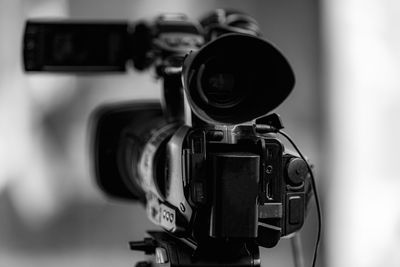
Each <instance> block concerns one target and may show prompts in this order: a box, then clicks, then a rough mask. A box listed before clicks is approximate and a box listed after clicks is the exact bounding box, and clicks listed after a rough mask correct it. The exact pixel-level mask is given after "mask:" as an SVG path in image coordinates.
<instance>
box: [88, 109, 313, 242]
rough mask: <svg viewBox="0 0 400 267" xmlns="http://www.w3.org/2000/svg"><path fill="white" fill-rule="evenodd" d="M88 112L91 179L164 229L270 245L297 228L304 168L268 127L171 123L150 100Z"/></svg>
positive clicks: (206, 239) (302, 211) (303, 192)
mask: <svg viewBox="0 0 400 267" xmlns="http://www.w3.org/2000/svg"><path fill="white" fill-rule="evenodd" d="M94 114H96V116H95V118H96V120H95V121H94V125H96V128H95V129H94V132H95V133H96V135H95V138H94V146H93V147H94V151H95V153H94V163H95V170H96V177H97V182H98V184H99V185H100V187H101V188H102V189H103V191H104V192H106V193H107V194H108V195H110V196H112V197H123V198H126V199H133V200H138V201H141V202H142V203H143V204H144V205H145V206H146V210H147V215H148V218H149V219H150V220H151V221H152V222H153V223H155V224H157V225H159V226H161V227H162V228H163V229H165V230H166V231H168V232H170V233H172V234H174V235H176V236H179V237H184V238H189V237H194V238H195V240H197V241H198V242H200V241H201V242H205V243H207V242H213V240H214V239H218V240H220V239H221V240H222V239H223V240H227V239H237V240H243V241H244V240H257V244H258V245H261V246H264V247H273V246H275V245H276V243H277V242H278V241H279V239H280V238H281V237H282V236H288V235H290V234H292V233H294V232H296V231H298V230H299V229H300V228H301V227H302V225H303V222H304V216H305V206H306V178H307V173H308V171H307V167H306V164H305V162H304V161H303V160H302V159H300V158H299V157H298V156H296V155H294V154H292V153H288V152H286V151H285V149H284V146H283V144H282V143H281V142H280V140H279V139H278V138H277V136H276V133H272V132H271V133H268V134H266V135H265V134H260V133H259V132H258V131H257V127H256V124H253V125H251V124H240V125H207V124H205V125H202V126H197V127H190V126H188V125H186V124H183V123H179V122H172V123H171V122H168V121H166V120H165V118H164V117H163V112H162V108H161V105H160V104H159V103H157V102H154V103H135V102H134V103H125V104H115V105H109V106H104V107H101V108H99V109H98V110H97V112H95V113H94ZM138 125H140V127H139V126H138ZM123 192H124V194H122V193H123Z"/></svg>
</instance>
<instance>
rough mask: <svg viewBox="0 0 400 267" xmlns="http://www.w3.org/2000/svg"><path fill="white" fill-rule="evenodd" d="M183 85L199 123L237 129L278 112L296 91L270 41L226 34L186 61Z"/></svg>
mask: <svg viewBox="0 0 400 267" xmlns="http://www.w3.org/2000/svg"><path fill="white" fill-rule="evenodd" d="M182 80H183V85H184V89H185V93H186V96H187V99H188V102H189V104H190V106H191V108H192V110H193V112H194V113H195V114H196V115H197V116H198V117H199V118H200V119H202V120H204V121H205V122H207V123H214V124H239V123H243V122H247V121H251V120H253V119H255V118H257V117H260V116H262V115H265V114H267V113H268V112H270V111H271V110H273V109H274V108H276V107H277V106H279V105H280V104H281V103H282V102H283V101H284V100H285V99H286V97H287V96H288V95H289V94H290V92H291V91H292V89H293V86H294V80H295V78H294V73H293V71H292V69H291V67H290V65H289V63H288V61H287V60H286V59H285V57H284V56H283V55H282V54H281V53H280V52H279V51H278V50H277V49H276V48H275V47H274V46H273V45H271V44H270V43H268V42H267V41H265V40H263V39H260V38H258V37H255V36H251V35H245V34H226V35H223V36H221V37H219V38H217V39H215V40H214V41H212V42H210V43H209V44H207V45H205V46H204V47H203V48H201V49H200V50H199V51H197V52H192V53H190V54H189V55H188V56H187V58H186V59H185V61H184V64H183V71H182Z"/></svg>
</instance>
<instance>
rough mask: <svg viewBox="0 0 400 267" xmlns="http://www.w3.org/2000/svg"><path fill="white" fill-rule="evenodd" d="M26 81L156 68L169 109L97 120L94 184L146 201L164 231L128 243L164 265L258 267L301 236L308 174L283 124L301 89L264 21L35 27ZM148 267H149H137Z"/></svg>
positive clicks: (105, 111) (220, 13)
mask: <svg viewBox="0 0 400 267" xmlns="http://www.w3.org/2000/svg"><path fill="white" fill-rule="evenodd" d="M23 53H24V66H25V70H26V71H28V72H32V71H46V72H72V73H82V72H84V73H88V72H121V71H125V70H126V68H127V66H130V65H132V66H133V67H134V68H135V69H136V70H145V69H149V68H150V67H152V68H154V70H155V73H156V75H157V77H159V78H161V79H162V80H163V99H162V101H161V103H160V102H155V101H142V102H126V103H118V104H109V105H105V106H103V107H100V108H99V109H97V110H96V111H95V112H94V115H93V121H92V123H93V125H94V127H93V136H94V141H93V146H92V152H93V161H94V167H95V173H96V181H97V183H98V185H99V186H100V188H101V189H102V191H103V192H104V193H106V194H107V195H109V196H111V197H115V198H123V199H128V200H133V201H140V202H142V203H143V204H144V205H145V206H146V210H147V215H148V217H149V219H150V220H151V221H152V222H153V223H155V224H156V225H159V226H161V227H162V228H163V229H164V230H165V231H164V232H149V233H150V235H151V238H147V239H145V240H144V241H139V242H131V248H132V249H136V250H143V251H145V252H146V253H148V254H153V255H154V256H155V260H154V263H155V264H156V265H157V266H260V259H259V250H258V246H263V247H268V248H270V247H273V246H275V245H276V244H277V242H278V241H279V239H280V238H281V237H284V236H290V235H291V234H293V233H295V232H296V231H298V230H300V228H301V227H302V225H303V222H304V217H305V208H306V204H307V201H308V199H309V197H310V195H311V190H310V176H309V172H310V166H309V165H308V163H307V161H306V160H305V159H304V157H303V156H300V155H301V154H300V155H299V154H296V153H289V152H287V151H286V150H285V148H284V146H283V144H282V142H281V141H280V140H279V139H278V138H277V134H278V133H279V132H281V129H282V128H283V126H282V123H281V120H280V118H279V116H278V115H277V114H268V113H269V112H271V111H272V110H273V109H274V108H276V107H277V106H278V105H280V104H281V103H282V102H283V101H284V100H285V99H286V97H287V96H288V95H289V94H290V92H291V91H292V88H293V86H294V80H295V79H294V74H293V71H292V69H291V67H290V65H289V63H288V62H287V60H286V59H285V58H284V56H283V55H282V54H281V53H280V52H279V51H278V50H277V49H276V48H275V47H274V46H273V45H272V44H270V43H269V42H267V41H265V40H263V39H261V38H260V31H259V27H258V25H257V23H256V21H255V20H254V19H253V18H251V17H250V16H248V15H246V14H244V13H241V12H237V11H231V10H223V9H218V10H216V11H215V12H212V13H211V14H209V15H208V16H206V17H205V18H203V19H202V20H201V21H200V22H197V21H191V20H189V19H188V18H187V17H186V16H184V15H180V14H165V15H162V16H160V17H158V18H157V19H155V20H154V21H152V22H138V23H129V22H105V21H102V22H76V21H75V22H74V21H45V20H30V21H28V22H27V24H26V29H25V35H24V51H23ZM140 264H141V266H142V265H143V266H150V265H146V264H148V263H146V262H142V263H139V265H140Z"/></svg>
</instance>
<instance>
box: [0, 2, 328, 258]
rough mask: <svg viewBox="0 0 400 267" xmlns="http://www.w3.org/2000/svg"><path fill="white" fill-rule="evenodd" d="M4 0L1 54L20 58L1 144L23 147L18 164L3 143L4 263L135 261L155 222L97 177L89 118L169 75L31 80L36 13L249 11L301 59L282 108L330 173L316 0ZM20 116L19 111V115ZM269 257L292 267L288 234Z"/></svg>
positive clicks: (0, 85) (146, 15) (154, 89)
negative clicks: (31, 27) (27, 58)
mask: <svg viewBox="0 0 400 267" xmlns="http://www.w3.org/2000/svg"><path fill="white" fill-rule="evenodd" d="M0 5H1V6H0V14H1V16H0V35H1V39H0V40H1V42H0V59H1V60H3V59H7V62H8V64H9V65H8V66H10V67H9V68H5V67H4V65H3V64H2V65H0V77H3V79H0V103H5V104H7V105H0V108H1V110H2V111H1V112H0V127H2V128H0V131H1V132H2V133H4V132H7V131H3V130H4V129H7V130H8V132H9V136H8V137H7V138H8V139H5V138H4V137H5V136H4V134H0V137H1V138H0V148H1V145H2V144H3V143H4V144H11V143H10V142H9V141H5V142H3V143H1V140H11V141H12V142H14V143H15V144H18V146H17V149H14V146H11V145H10V146H8V147H7V151H14V150H16V152H15V153H17V154H16V155H15V156H14V157H15V158H16V159H17V160H16V161H14V162H17V163H13V164H14V165H13V166H14V167H13V168H11V167H9V165H8V164H9V162H10V159H9V155H10V154H9V153H11V152H7V153H2V154H1V152H0V155H1V156H3V158H0V166H1V165H2V164H3V162H6V163H5V164H4V166H6V167H7V168H0V218H2V219H1V220H0V266H55V265H57V266H71V265H73V266H109V265H116V266H130V265H132V264H133V262H134V261H136V260H138V259H140V258H142V257H143V256H142V255H141V254H140V253H132V252H129V251H128V249H127V242H128V241H129V240H134V239H139V238H141V237H142V236H143V235H144V232H145V230H146V229H149V228H153V229H154V228H155V227H154V226H152V225H151V224H150V223H149V221H148V220H147V218H146V215H145V212H144V209H143V208H142V207H141V206H139V205H138V204H134V203H122V202H118V201H112V200H108V199H106V198H105V197H104V196H103V195H101V193H100V191H99V190H98V188H97V187H96V186H95V185H94V183H93V178H92V177H91V173H90V159H89V158H88V151H87V142H88V135H87V129H88V126H87V124H88V120H89V116H90V113H91V112H92V111H93V109H94V108H95V107H97V106H98V105H99V104H100V103H103V102H116V101H122V100H130V99H143V98H159V97H160V89H161V83H160V81H156V80H155V79H154V78H153V77H152V74H151V73H149V72H145V73H137V72H134V71H129V72H128V73H127V74H123V75H106V76H102V77H93V76H83V77H82V76H81V77H73V76H68V75H56V76H54V75H47V74H37V75H33V76H29V77H28V76H27V75H25V74H23V73H22V71H21V65H20V62H21V60H20V51H21V50H20V41H21V34H22V30H23V22H24V20H25V19H26V18H27V17H33V16H35V17H37V16H52V17H60V16H62V17H65V16H67V17H71V18H76V19H86V18H87V19H130V20H132V21H135V20H138V19H151V18H153V17H154V16H156V15H158V14H160V13H163V12H183V13H186V14H187V15H189V16H190V17H192V18H200V17H201V16H203V15H204V14H206V13H207V12H209V11H211V10H213V9H215V8H218V7H229V8H236V9H238V10H241V11H244V12H247V13H248V14H250V15H252V16H253V17H254V18H255V19H256V20H257V21H258V22H259V23H260V26H261V29H262V32H263V34H264V37H265V38H266V39H268V40H270V41H271V42H273V43H274V44H276V46H277V47H278V48H279V49H280V50H281V51H282V52H283V54H284V55H285V56H286V57H287V58H288V60H289V62H290V63H291V65H292V66H293V69H294V71H295V73H296V87H295V90H294V91H293V93H292V94H291V96H290V97H289V98H288V99H287V100H286V102H284V103H283V104H282V105H281V106H280V107H279V108H278V109H277V110H276V111H277V112H278V113H280V114H281V116H282V119H283V121H284V124H285V125H286V128H287V131H288V132H289V133H290V134H291V135H292V136H293V137H294V138H295V140H296V142H297V143H298V145H299V146H300V147H301V148H302V151H303V152H304V153H305V154H306V155H308V157H309V158H310V159H311V160H312V161H313V163H314V165H315V166H316V173H317V174H320V175H317V177H318V179H323V177H322V174H323V172H322V171H321V167H320V166H322V163H323V162H322V160H321V158H322V156H321V155H322V153H321V150H320V149H321V148H320V146H319V145H320V144H321V135H322V132H321V131H322V129H323V127H322V126H323V125H322V123H321V122H322V121H323V117H322V116H323V112H322V109H321V106H322V104H321V102H320V101H321V98H320V96H321V89H320V88H319V62H318V55H319V44H318V32H319V24H318V23H319V21H318V3H317V1H316V0H307V1H301V2H300V1H294V0H285V1H261V0H259V1H257V0H252V1H239V0H234V1H232V0H231V1H227V0H224V1H213V0H203V1H195V0H168V1H162V0H135V1H128V0H115V1H105V0H81V1H69V2H68V1H51V0H40V1H27V0H26V1H11V0H0ZM3 36H7V37H8V38H7V39H8V40H9V41H7V42H5V41H4V40H5V39H4V38H3ZM243 52H244V53H245V51H243ZM10 73H11V74H10ZM10 88H12V90H11V89H10ZM2 101H3V102H2ZM266 101H268V99H266ZM21 110H22V111H21ZM17 111H19V112H20V113H18V112H17ZM21 112H22V113H21ZM5 114H7V115H5ZM15 114H20V115H18V117H15V116H16V115H15ZM14 117H15V119H14ZM9 118H13V123H12V124H10V123H9V120H8V119H9ZM24 127H25V128H24ZM26 128H28V129H29V130H26ZM19 135H26V136H25V137H23V138H22V137H21V138H20V137H19ZM27 147H28V148H29V150H28V148H27ZM13 149H14V150H13ZM0 150H1V149H0ZM28 152H29V153H28ZM27 154H28V155H29V156H27ZM11 155H13V154H11ZM26 157H28V158H26ZM21 158H23V159H24V160H21ZM31 159H32V160H31ZM21 162H23V165H21ZM38 166H39V167H38ZM11 169H12V171H11ZM31 169H32V170H34V171H35V172H30V171H29V170H31ZM6 170H8V171H6ZM16 170H26V171H21V172H17V171H16ZM312 208H313V207H311V210H312ZM314 216H315V213H314V212H312V211H311V212H310V216H309V218H308V220H307V222H306V225H305V227H304V228H305V229H304V230H303V232H302V237H303V243H304V245H305V248H304V249H305V257H306V263H307V264H308V263H309V262H310V259H311V254H312V251H311V249H312V245H313V240H314V234H315V217H314ZM262 261H263V266H291V265H293V263H292V258H291V250H290V243H289V241H288V240H282V241H281V242H280V243H279V245H278V246H277V247H276V248H273V249H268V250H267V249H262Z"/></svg>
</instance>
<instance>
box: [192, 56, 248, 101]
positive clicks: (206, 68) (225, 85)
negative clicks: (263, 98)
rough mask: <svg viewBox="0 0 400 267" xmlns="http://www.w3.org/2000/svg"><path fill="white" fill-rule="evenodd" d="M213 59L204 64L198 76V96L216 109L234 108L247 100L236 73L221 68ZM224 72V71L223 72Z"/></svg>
mask: <svg viewBox="0 0 400 267" xmlns="http://www.w3.org/2000/svg"><path fill="white" fill-rule="evenodd" d="M220 65H221V64H219V63H218V62H216V60H213V59H211V60H210V61H208V62H207V63H206V64H202V65H201V66H200V69H199V76H198V86H197V90H198V94H199V96H200V97H201V99H202V100H203V101H204V102H205V103H207V104H208V105H210V106H212V107H215V108H233V107H235V106H237V105H239V104H240V103H241V102H242V101H244V100H245V98H246V93H245V91H244V90H243V88H242V86H241V83H242V82H241V81H240V79H238V77H240V76H239V75H238V74H237V73H236V71H234V70H231V69H227V68H226V67H225V68H221V67H220ZM221 70H223V71H221Z"/></svg>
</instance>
